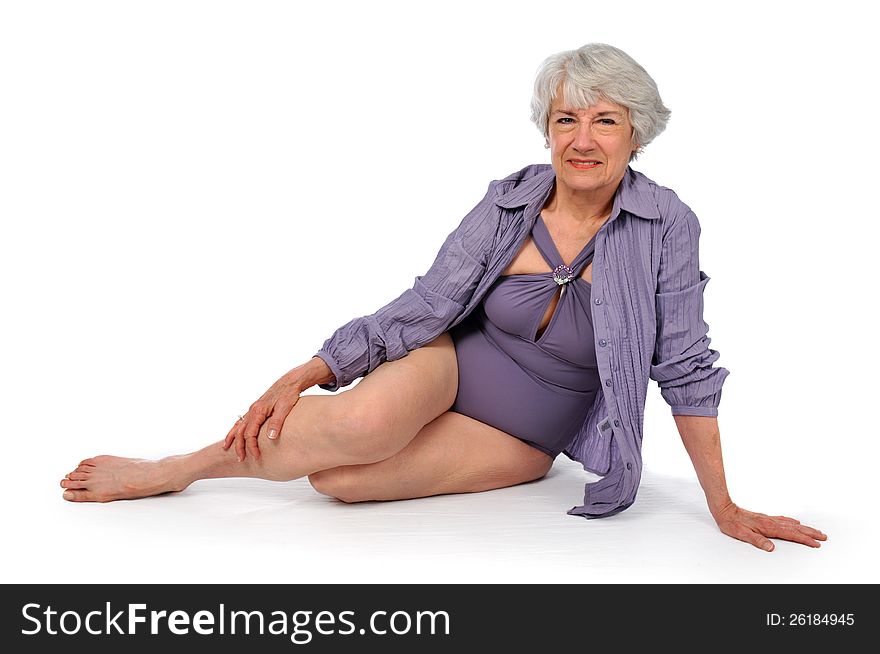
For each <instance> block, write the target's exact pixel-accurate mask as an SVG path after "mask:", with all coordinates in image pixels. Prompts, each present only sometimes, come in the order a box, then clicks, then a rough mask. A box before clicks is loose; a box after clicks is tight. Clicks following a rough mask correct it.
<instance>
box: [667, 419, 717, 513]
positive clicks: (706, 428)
mask: <svg viewBox="0 0 880 654" xmlns="http://www.w3.org/2000/svg"><path fill="white" fill-rule="evenodd" d="M673 417H674V418H675V424H676V426H677V427H678V433H679V434H681V440H682V442H683V443H684V448H685V449H686V450H687V453H688V455H689V456H690V457H691V461H692V462H693V464H694V470H696V472H697V479H699V480H700V486H702V487H703V492H704V493H705V494H706V502H707V503H708V504H709V512H710V513H711V514H712V516H713V517H714V516H715V515H716V513H718V512H720V511H721V510H722V509H723V508H724V507H726V506H727V505H728V504H730V494H729V493H728V492H727V480H726V479H725V477H724V463H723V462H722V459H721V433H720V432H719V431H718V418H714V417H709V416H682V415H676V416H673Z"/></svg>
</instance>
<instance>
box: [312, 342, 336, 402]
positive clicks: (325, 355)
mask: <svg viewBox="0 0 880 654" xmlns="http://www.w3.org/2000/svg"><path fill="white" fill-rule="evenodd" d="M315 356H316V357H320V358H321V360H322V361H324V363H326V364H327V365H328V366H329V367H330V370H331V371H332V372H333V377H334V379H333V381H331V382H327V383H326V384H318V388H323V389H324V390H325V391H330V392H331V393H335V392H336V391H338V390H339V388H340V386H339V380H340V379H342V371H341V370H340V369H339V364H337V363H336V359H334V358H333V357H332V356H330V353H329V352H327V351H326V350H320V351H318V352H317V353H315Z"/></svg>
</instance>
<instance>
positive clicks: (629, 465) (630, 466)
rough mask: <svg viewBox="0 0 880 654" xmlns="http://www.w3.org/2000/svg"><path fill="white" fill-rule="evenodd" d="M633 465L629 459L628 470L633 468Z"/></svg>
mask: <svg viewBox="0 0 880 654" xmlns="http://www.w3.org/2000/svg"><path fill="white" fill-rule="evenodd" d="M632 467H633V464H632V463H630V462H629V461H627V462H626V469H627V470H632Z"/></svg>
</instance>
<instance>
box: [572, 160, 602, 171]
mask: <svg viewBox="0 0 880 654" xmlns="http://www.w3.org/2000/svg"><path fill="white" fill-rule="evenodd" d="M568 163H570V164H571V165H572V166H573V167H575V168H577V169H578V170H589V169H590V168H596V167H597V166H599V165H600V164H601V163H602V162H601V161H596V160H595V159H569V160H568Z"/></svg>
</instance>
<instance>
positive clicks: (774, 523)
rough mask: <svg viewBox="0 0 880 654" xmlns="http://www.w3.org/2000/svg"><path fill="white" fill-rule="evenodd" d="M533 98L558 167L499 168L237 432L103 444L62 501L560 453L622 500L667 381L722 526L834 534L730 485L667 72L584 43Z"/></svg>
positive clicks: (552, 61)
mask: <svg viewBox="0 0 880 654" xmlns="http://www.w3.org/2000/svg"><path fill="white" fill-rule="evenodd" d="M531 107H532V120H533V121H534V122H535V124H536V125H537V126H538V129H539V130H540V131H541V132H542V134H543V135H544V138H545V139H546V143H545V147H547V148H549V149H550V164H549V165H548V164H535V165H529V166H526V167H525V168H522V169H521V170H518V171H516V172H514V173H512V174H510V175H508V176H507V177H504V178H503V179H500V180H495V181H493V182H492V183H490V184H489V188H488V191H487V193H486V195H485V197H484V198H483V199H482V200H481V201H480V202H479V204H477V206H476V207H474V209H473V210H472V211H471V212H470V213H468V214H467V215H466V216H465V217H464V219H463V220H462V222H461V224H460V225H459V226H458V227H457V228H456V229H455V230H454V231H453V232H452V233H451V234H449V236H448V238H447V239H446V241H445V243H444V244H443V246H442V247H441V249H440V252H439V253H438V255H437V257H436V259H435V260H434V263H433V265H432V266H431V268H430V269H429V270H428V271H427V272H426V273H425V274H424V275H422V276H418V277H416V278H415V283H414V285H413V287H412V288H411V289H408V290H406V291H405V292H404V293H403V294H402V295H400V297H398V298H397V299H395V300H393V301H392V302H390V303H389V304H387V305H386V306H384V307H382V308H381V309H379V310H378V311H376V312H375V313H373V314H372V315H369V316H363V317H359V318H355V319H353V320H352V321H350V322H349V323H347V324H345V325H343V326H342V327H340V328H339V329H338V330H337V331H336V332H335V333H334V334H333V335H332V336H331V337H330V338H329V339H328V340H327V341H326V342H325V343H324V344H323V347H322V348H321V350H320V351H319V352H318V353H317V354H316V355H315V356H314V357H312V358H311V360H310V361H308V362H306V363H304V364H302V365H300V366H298V367H296V368H294V369H293V370H291V371H290V372H288V373H287V374H285V375H284V376H283V377H282V378H281V379H279V380H278V381H277V382H275V384H273V385H272V387H271V388H269V390H267V391H266V393H265V394H264V395H263V396H262V397H261V398H260V399H258V400H257V401H256V402H254V403H253V404H252V405H251V407H250V409H249V411H248V412H247V414H246V415H244V416H240V417H239V420H238V421H237V422H236V423H235V425H234V426H233V427H232V429H231V430H230V432H229V434H228V435H227V437H226V438H225V440H224V441H222V442H219V443H214V444H211V445H209V446H207V447H205V448H204V449H202V450H200V451H198V452H194V453H191V454H188V455H183V456H173V457H168V458H165V459H162V460H159V461H146V460H135V459H123V458H119V457H110V456H98V457H94V458H90V459H86V460H84V461H82V462H81V463H80V464H79V466H78V467H77V468H76V469H75V470H74V471H72V472H71V473H69V474H68V475H67V476H66V477H65V478H64V479H63V480H62V481H61V486H62V487H63V488H64V489H65V491H64V498H65V499H67V500H71V501H75V502H82V501H99V502H103V501H110V500H115V499H121V498H135V497H144V496H148V495H156V494H160V493H165V492H170V491H182V490H183V489H185V488H186V487H187V486H188V485H189V484H191V483H192V482H193V481H195V480H198V479H206V478H216V477H259V478H263V479H271V480H278V481H280V480H292V479H298V478H301V477H303V476H308V479H309V481H310V482H311V484H312V486H313V487H314V488H315V489H316V490H317V491H318V492H320V493H324V494H327V495H330V496H333V497H336V498H339V499H340V500H342V501H344V502H360V501H365V500H399V499H407V498H415V497H424V496H428V495H437V494H443V493H471V492H478V491H484V490H490V489H494V488H501V487H505V486H511V485H514V484H521V483H524V482H528V481H532V480H536V479H539V478H541V477H543V476H544V475H545V474H546V473H547V471H548V470H549V469H550V467H551V466H552V464H553V461H554V459H555V458H556V457H557V456H559V454H560V453H564V454H565V455H566V456H568V457H569V458H571V459H573V460H575V461H578V462H579V463H581V464H582V465H583V466H584V468H585V469H586V470H589V471H591V472H594V473H596V474H598V475H601V476H602V478H601V479H600V480H599V481H596V482H592V483H588V484H587V485H586V494H585V497H584V503H583V505H582V506H577V507H574V508H572V509H571V510H570V511H568V513H569V514H571V515H578V516H584V517H586V518H602V517H607V516H612V515H614V514H616V513H618V512H620V511H623V510H624V509H626V508H627V507H629V506H631V505H632V504H633V502H634V501H635V497H636V492H637V490H638V486H639V481H640V477H641V469H642V461H641V444H642V433H643V416H644V403H645V396H646V392H647V387H648V380H649V378H650V379H654V380H656V381H657V382H658V384H659V386H660V389H661V395H662V397H663V399H664V400H665V401H666V402H667V403H668V404H669V405H670V406H671V409H672V414H673V416H674V417H675V421H676V424H677V427H678V430H679V432H680V433H681V437H682V440H683V442H684V444H685V447H686V449H687V451H688V454H689V455H690V457H691V459H692V461H693V464H694V467H695V469H696V472H697V476H698V478H699V481H700V483H701V485H702V487H703V489H704V491H705V493H706V499H707V502H708V506H709V511H710V512H711V514H712V516H713V517H714V518H715V520H716V521H717V523H718V526H719V528H720V529H721V531H722V532H724V533H725V534H728V535H729V536H732V537H734V538H738V539H740V540H743V541H746V542H748V543H752V544H753V545H755V546H756V547H759V548H763V549H765V550H768V551H769V550H772V549H773V547H774V546H773V543H772V542H771V541H770V540H769V539H770V538H782V539H786V540H790V541H795V542H799V543H803V544H805V545H810V546H812V547H818V546H819V542H818V541H820V540H825V538H826V537H825V535H824V534H822V533H821V532H820V531H818V530H816V529H813V528H811V527H808V526H806V525H803V524H801V523H800V522H799V521H797V520H795V519H793V518H788V517H785V516H768V515H765V514H762V513H754V512H751V511H746V510H744V509H742V508H740V507H738V506H737V505H736V504H734V503H733V501H731V498H730V496H729V494H728V491H727V487H726V483H725V477H724V469H723V466H722V457H721V445H720V435H719V431H718V422H717V415H718V406H719V402H720V399H721V389H722V385H723V383H724V380H725V378H726V377H727V375H728V374H729V373H728V371H727V370H726V369H725V368H721V367H716V366H714V365H713V364H714V362H715V361H716V360H717V358H718V356H719V354H718V352H717V351H715V350H712V349H710V348H709V342H710V339H709V337H708V335H707V333H708V325H707V324H706V323H705V322H704V320H703V316H702V306H703V305H702V296H703V291H704V288H705V286H706V283H707V282H708V280H709V277H708V276H707V275H706V274H705V273H704V272H703V271H702V270H700V269H699V263H698V261H699V250H698V240H699V235H700V224H699V222H698V220H697V216H696V215H695V214H694V212H693V211H692V210H691V209H690V208H689V207H688V206H687V205H686V204H684V203H683V202H682V201H681V200H680V199H679V198H678V196H677V195H676V194H675V192H673V191H672V190H670V189H668V188H666V187H663V186H660V185H659V184H657V183H655V182H653V181H652V180H650V179H648V178H647V177H645V176H644V175H643V174H641V173H639V172H637V171H635V170H633V169H632V168H630V166H629V163H630V162H631V161H633V160H634V159H636V157H637V156H638V153H639V152H640V151H641V150H642V149H643V148H644V147H645V146H646V145H647V144H648V143H650V142H651V141H652V140H653V139H654V138H655V137H656V136H657V135H658V134H659V133H660V132H662V131H663V129H664V128H665V126H666V122H667V120H668V118H669V111H668V110H667V109H666V107H665V106H664V105H663V103H662V101H661V99H660V95H659V93H658V90H657V86H656V84H655V83H654V80H653V79H652V78H651V77H650V76H649V75H648V74H647V72H646V71H645V70H644V69H643V68H642V67H641V66H640V65H639V64H638V63H636V62H635V61H634V60H633V59H632V58H630V57H629V56H628V55H627V54H626V53H624V52H623V51H621V50H619V49H617V48H614V47H611V46H608V45H604V44H588V45H585V46H583V47H582V48H579V49H578V50H573V51H567V52H561V53H559V54H556V55H554V56H552V57H549V58H548V59H547V60H546V61H545V62H544V63H543V65H542V66H541V68H540V70H539V72H538V75H537V79H536V81H535V87H534V97H533V99H532V105H531ZM360 377H363V379H362V380H361V382H360V383H358V384H356V385H355V386H354V387H353V388H352V389H349V390H348V391H346V392H344V393H340V394H337V395H308V396H302V397H301V396H300V394H301V393H302V392H303V391H304V390H305V389H308V388H310V387H312V386H314V385H316V384H317V385H319V386H320V387H321V388H323V389H325V390H328V391H336V390H338V389H340V388H342V387H345V386H348V385H349V384H351V383H352V381H354V380H355V379H357V378H360ZM294 408H295V410H294Z"/></svg>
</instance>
